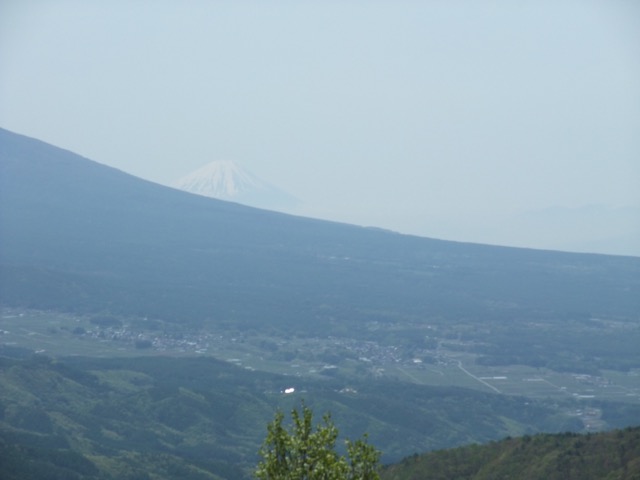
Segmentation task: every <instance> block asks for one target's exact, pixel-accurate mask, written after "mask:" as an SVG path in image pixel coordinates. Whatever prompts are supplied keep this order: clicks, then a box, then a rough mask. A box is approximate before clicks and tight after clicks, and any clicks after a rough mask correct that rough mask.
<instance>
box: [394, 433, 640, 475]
mask: <svg viewBox="0 0 640 480" xmlns="http://www.w3.org/2000/svg"><path fill="white" fill-rule="evenodd" d="M454 478H455V479H456V480H495V479H518V480H604V479H609V480H614V479H615V480H632V479H636V480H637V479H638V478H640V427H635V428H627V429H624V430H616V431H611V432H603V433H598V434H589V435H577V434H573V433H565V434H556V435H548V434H541V435H534V436H528V435H527V436H524V437H519V438H508V439H505V440H502V441H499V442H491V443H489V444H486V445H471V446H466V447H461V448H456V449H451V450H443V451H438V452H431V453H427V454H423V455H414V456H412V457H408V458H406V459H404V460H403V461H402V462H400V463H398V464H396V465H391V466H388V467H387V468H386V469H385V470H384V472H383V474H382V480H451V479H454Z"/></svg>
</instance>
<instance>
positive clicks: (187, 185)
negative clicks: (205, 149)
mask: <svg viewBox="0 0 640 480" xmlns="http://www.w3.org/2000/svg"><path fill="white" fill-rule="evenodd" d="M172 186H173V187H175V188H177V189H179V190H184V191H186V192H190V193H195V194H197V195H203V196H205V197H212V198H217V199H220V200H227V201H232V202H237V203H242V204H245V205H250V206H253V207H258V208H266V209H273V210H286V209H288V208H290V207H293V206H295V205H296V204H297V203H299V201H298V200H297V199H296V198H295V197H293V196H291V195H289V194H288V193H286V192H283V191H282V190H279V189H278V188H276V187H274V186H273V185H271V184H269V183H267V182H265V181H263V180H261V179H260V178H258V177H257V176H255V175H254V174H252V173H250V172H248V171H247V170H245V169H243V168H241V167H240V166H239V165H238V164H237V163H235V162H233V161H231V160H216V161H214V162H211V163H208V164H206V165H204V166H202V167H200V168H198V169H197V170H194V171H193V172H191V173H189V174H188V175H186V176H184V177H182V178H180V179H179V180H177V181H176V182H174V183H173V185H172Z"/></svg>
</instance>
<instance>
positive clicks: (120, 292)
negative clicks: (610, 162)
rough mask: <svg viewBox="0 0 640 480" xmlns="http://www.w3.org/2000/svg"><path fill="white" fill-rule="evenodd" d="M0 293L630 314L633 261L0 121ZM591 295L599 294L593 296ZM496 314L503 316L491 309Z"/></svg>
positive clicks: (338, 321) (242, 314)
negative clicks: (274, 202) (43, 138)
mask: <svg viewBox="0 0 640 480" xmlns="http://www.w3.org/2000/svg"><path fill="white" fill-rule="evenodd" d="M0 205H2V208H1V210H0V244H1V245H2V249H1V250H0V266H2V271H1V275H2V276H1V277H0V295H1V297H0V298H1V300H2V301H3V302H4V303H6V304H11V305H29V306H32V307H37V308H57V309H62V310H65V309H71V310H73V311H83V310H85V311H99V312H100V311H102V312H104V311H110V312H112V313H120V314H134V313H135V314H141V315H148V316H158V317H160V318H164V319H172V320H173V321H179V322H195V323H198V322H209V323H220V322H225V321H228V320H233V322H236V323H237V322H241V323H242V322H246V323H249V324H262V325H264V324H268V323H270V324H272V325H276V324H278V325H295V326H296V328H298V329H299V330H313V331H322V332H327V328H337V329H342V328H347V326H348V325H363V324H364V323H365V322H370V321H372V320H375V319H377V318H385V319H387V320H386V321H389V319H390V318H391V317H388V315H390V313H384V312H392V316H393V318H394V321H403V319H413V318H416V316H419V317H420V318H434V317H439V318H443V319H446V318H452V319H457V318H460V316H469V315H470V316H473V317H474V318H475V317H482V316H483V315H485V314H489V313H490V314H491V315H495V314H496V312H495V309H496V307H495V306H496V305H509V306H510V307H509V309H513V308H515V307H517V308H520V309H526V310H527V311H528V312H530V313H529V314H531V315H533V313H531V312H535V311H538V310H539V311H541V312H544V315H545V316H548V315H555V316H556V317H557V318H560V317H562V316H564V315H567V313H568V312H605V313H607V314H616V312H619V313H622V314H625V315H626V314H628V313H629V312H637V311H640V274H639V272H640V259H638V258H633V257H613V256H606V255H588V254H570V253H561V252H551V251H537V250H527V249H517V248H505V247H492V246H486V245H477V244H465V243H456V242H450V241H441V240H433V239H428V238H420V237H415V236H409V235H400V234H395V233H391V232H387V231H381V230H378V229H369V228H363V227H356V226H351V225H345V224H339V223H334V222H327V221H321V220H313V219H309V218H302V217H294V216H289V215H285V214H281V213H275V212H271V211H265V210H258V209H254V208H250V207H247V206H243V205H238V204H235V203H230V202H225V201H221V200H217V199H212V198H205V197H202V196H197V195H192V194H188V193H185V192H181V191H178V190H175V189H171V188H168V187H163V186H161V185H158V184H154V183H151V182H147V181H144V180H141V179H139V178H136V177H133V176H131V175H128V174H125V173H123V172H121V171H119V170H116V169H113V168H110V167H106V166H104V165H100V164H98V163H95V162H93V161H90V160H88V159H86V158H82V157H80V156H78V155H75V154H73V153H71V152H68V151H66V150H62V149H60V148H56V147H53V146H51V145H48V144H45V143H43V142H40V141H37V140H34V139H30V138H28V137H24V136H21V135H17V134H14V133H11V132H9V131H6V130H0ZM603 299H605V300H606V304H603ZM506 311H507V310H505V312H506Z"/></svg>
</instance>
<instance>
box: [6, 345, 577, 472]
mask: <svg viewBox="0 0 640 480" xmlns="http://www.w3.org/2000/svg"><path fill="white" fill-rule="evenodd" d="M0 353H1V352H0ZM0 367H1V368H0V412H2V415H1V416H0V472H2V474H3V475H2V478H3V479H4V478H6V477H5V476H4V474H6V473H8V472H9V469H8V468H7V465H6V463H5V464H4V465H3V463H2V462H3V459H5V461H7V459H8V458H10V457H9V455H6V453H7V452H13V455H12V456H13V457H14V458H13V460H14V462H15V463H18V462H17V460H18V458H17V457H18V456H19V457H21V458H20V459H21V460H23V462H20V463H18V464H17V465H15V464H14V468H15V469H25V468H28V467H29V466H32V465H33V464H34V462H33V460H34V459H36V458H37V459H39V460H44V463H45V464H46V463H51V462H53V463H55V461H56V459H60V460H59V461H62V460H64V459H69V458H68V457H72V456H73V457H75V458H71V459H69V460H74V462H73V463H74V464H75V465H76V466H79V467H81V468H82V471H85V472H87V476H89V477H90V478H95V477H97V476H98V475H97V470H98V468H99V467H100V471H101V473H110V474H111V476H107V477H106V478H124V477H125V476H124V475H123V473H124V472H125V471H129V472H131V473H132V474H133V473H137V474H138V475H141V474H142V473H143V472H144V473H146V474H149V475H155V476H154V477H153V478H187V475H178V474H176V473H175V472H173V474H172V470H171V468H167V466H168V465H170V466H172V467H173V468H174V469H175V468H176V467H181V468H183V469H184V470H185V471H188V470H191V471H192V472H191V476H189V478H211V477H212V476H213V475H217V476H219V477H221V478H225V479H228V480H239V479H241V478H249V476H250V475H248V473H249V472H250V471H251V469H252V467H253V466H255V464H256V463H257V451H258V449H259V446H260V443H261V442H262V440H263V439H264V438H265V436H266V426H267V423H268V422H270V421H271V419H272V418H273V415H274V413H275V411H276V410H277V409H280V410H283V411H288V410H290V409H291V408H293V407H298V406H299V403H300V401H301V400H302V399H304V401H305V403H306V404H307V405H309V406H310V407H311V408H313V409H314V411H316V413H317V415H318V417H320V416H321V415H322V414H323V413H325V412H331V414H332V417H333V419H334V421H335V422H336V425H337V426H339V429H340V434H341V439H344V438H352V439H353V438H359V437H360V436H361V435H362V434H363V433H364V432H368V433H369V438H370V440H371V442H372V443H373V444H374V445H376V446H377V447H378V448H380V449H382V450H383V451H384V457H383V458H384V461H386V462H390V461H398V460H399V459H400V458H402V457H404V456H406V455H408V454H411V453H412V452H415V451H425V450H427V449H433V448H443V447H447V446H452V445H460V444H465V443H469V442H483V441H487V440H489V439H496V438H502V437H504V436H506V435H507V434H508V433H509V431H510V430H512V429H514V428H515V429H517V430H518V431H519V432H522V433H525V432H532V433H533V432H537V431H540V429H541V428H543V427H544V428H545V429H546V430H551V431H558V430H560V429H563V428H564V429H566V428H567V427H569V426H571V424H572V421H573V420H572V419H571V418H570V417H568V416H565V415H558V414H557V413H556V412H555V411H554V410H553V407H552V404H551V402H548V403H544V402H531V401H525V400H524V399H522V398H516V397H507V396H501V395H494V394H488V393H481V392H475V391H472V390H464V389H455V388H445V387H424V386H418V385H410V384H405V385H398V384H397V382H384V381H382V382H379V383H375V384H372V383H371V382H368V381H366V380H363V381H360V382H358V381H356V382H354V383H350V385H351V386H352V387H354V389H352V391H351V392H349V393H344V392H341V390H342V388H343V387H344V383H343V381H342V380H339V379H335V380H331V381H326V380H325V381H322V380H317V379H316V380H300V379H298V380H296V382H297V385H299V386H300V387H301V389H304V391H305V392H304V393H303V394H298V393H296V394H293V395H283V394H281V393H280V391H281V389H282V388H283V385H287V384H289V383H290V382H291V381H292V379H291V378H287V377H285V376H280V375H270V374H265V373H262V372H251V371H248V370H245V369H242V368H240V367H237V366H234V365H231V364H229V363H225V362H221V361H218V360H215V359H212V358H202V357H200V358H171V357H146V358H143V357H141V358H82V357H73V358H68V359H64V360H62V361H54V360H51V359H49V358H46V357H43V356H32V357H30V358H26V359H23V360H17V359H9V358H6V357H2V356H0ZM355 390H357V393H355ZM390 390H395V391H396V395H395V396H390V395H389V394H388V392H389V391H390ZM469 411H473V412H474V413H475V414H474V415H468V412H469ZM406 412H411V414H410V415H405V413H406ZM69 463H71V462H69ZM62 466H64V465H62ZM196 467H199V468H201V469H203V470H204V472H202V476H200V477H198V476H197V475H196V472H194V471H193V470H196V469H197V468H196ZM116 473H119V475H118V474H116ZM204 473H206V474H207V475H204ZM94 475H95V477H94ZM9 478H11V477H9ZM15 478H22V479H24V478H26V476H24V475H23V476H16V477H15ZM31 478H43V477H42V476H37V475H34V476H32V477H31ZM60 478H73V477H72V476H69V475H67V476H66V477H65V476H62V475H61V477H60ZM99 478H104V476H103V477H99ZM136 478H139V477H136Z"/></svg>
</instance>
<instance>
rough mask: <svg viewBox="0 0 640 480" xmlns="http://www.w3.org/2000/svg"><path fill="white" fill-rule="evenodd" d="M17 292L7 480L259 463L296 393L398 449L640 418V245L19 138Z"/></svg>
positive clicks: (6, 251) (170, 473) (5, 162)
mask: <svg viewBox="0 0 640 480" xmlns="http://www.w3.org/2000/svg"><path fill="white" fill-rule="evenodd" d="M222 178H223V179H224V175H222ZM221 182H222V183H223V184H224V180H221ZM238 183H239V180H238V182H236V181H235V180H233V181H232V182H231V184H238ZM238 188H239V187H238ZM0 307H2V308H3V319H2V320H3V323H2V324H1V326H2V327H3V328H2V329H1V330H2V331H0V346H1V351H0V366H1V367H2V368H0V470H1V471H3V472H4V471H7V472H10V471H13V472H14V475H13V476H8V478H20V479H23V478H43V476H45V475H46V474H50V476H51V475H53V476H56V475H57V476H56V478H94V477H95V478H98V477H99V478H148V477H150V476H152V475H155V476H156V477H157V478H178V477H179V478H211V479H212V480H216V479H228V480H231V479H233V480H237V479H238V478H249V476H250V473H249V472H250V466H251V465H252V464H253V463H254V461H255V452H256V448H257V446H258V444H259V442H260V439H261V435H263V434H264V428H262V426H264V424H265V423H264V422H265V421H266V420H268V419H269V418H271V415H272V413H273V411H274V410H275V409H276V408H281V409H282V408H284V409H289V408H290V407H291V406H292V405H294V404H295V402H297V401H298V400H301V399H302V398H304V400H305V401H309V403H308V404H309V405H311V406H313V407H314V409H315V410H316V411H317V412H318V413H321V412H323V411H325V410H328V411H330V412H331V413H332V415H335V416H334V418H335V419H336V421H338V422H339V424H341V425H345V428H344V431H345V432H346V433H348V434H349V435H348V436H349V437H351V438H355V437H357V436H358V435H359V433H361V432H363V431H367V432H369V433H370V439H371V440H372V441H373V442H375V444H378V445H380V448H381V449H382V450H383V451H384V452H385V455H389V454H390V455H392V456H393V458H394V459H398V458H401V457H404V456H406V455H408V454H411V453H412V452H416V451H424V450H426V449H431V448H443V447H446V446H454V445H461V444H465V443H466V444H468V443H474V442H478V441H487V440H489V439H496V440H497V439H499V438H503V437H504V436H506V435H513V436H515V435H520V434H524V433H528V432H530V433H535V432H539V431H547V432H549V431H564V430H567V429H572V430H574V429H575V430H581V429H582V428H584V427H585V425H586V427H588V428H591V427H590V425H591V423H590V422H592V421H595V422H597V423H596V424H595V425H596V427H594V428H613V427H624V426H629V425H632V424H635V423H637V419H638V418H639V415H638V403H637V399H638V387H637V378H638V377H637V375H636V373H637V371H638V368H639V366H640V359H639V357H638V350H637V345H638V342H639V341H640V339H639V337H638V335H639V332H640V330H639V329H638V312H639V311H640V258H637V257H624V256H609V255H593V254H575V253H564V252H556V251H543V250H532V249H521V248H507V247H496V246H489V245H479V244H470V243H460V242H450V241H442V240H435V239H430V238H421V237H416V236H410V235H401V234H397V233H393V232H388V231H384V230H380V229H372V228H364V227H357V226H353V225H347V224H340V223H335V222H327V221H321V220H315V219H310V218H303V217H297V216H292V215H287V214H284V213H277V212H274V211H269V210H264V209H258V208H253V207H250V206H245V205H241V204H239V203H235V202H228V201H223V200H220V199H215V198H207V197H204V196H201V195H193V194H191V193H187V192H184V191H180V190H177V189H174V188H169V187H165V186H161V185H158V184H154V183H151V182H148V181H144V180H141V179H139V178H136V177H133V176H131V175H128V174H126V173H124V172H121V171H119V170H116V169H113V168H110V167H106V166H104V165H101V164H98V163H96V162H93V161H91V160H89V159H86V158H83V157H80V156H78V155H76V154H74V153H72V152H69V151H66V150H63V149H60V148H57V147H54V146H52V145H48V144H46V143H43V142H40V141H38V140H35V139H32V138H28V137H24V136H21V135H17V134H15V133H12V132H9V131H6V130H2V129H0ZM30 312H32V313H33V312H36V313H37V314H34V315H33V316H31V317H32V318H30V315H31V314H30ZM59 312H65V313H64V314H60V313H59ZM61 317H68V318H66V320H64V322H69V323H64V322H63V320H62V319H61ZM29 318H30V320H29ZM27 320H29V321H30V322H32V323H31V326H29V325H27V324H26V323H25V322H26V321H27ZM10 322H13V323H12V326H9V323H10ZM60 322H63V323H60ZM94 322H97V323H94ZM104 322H107V323H106V324H105V323H104ZM100 324H105V325H120V326H123V328H124V326H126V330H124V329H123V330H122V331H116V330H114V329H113V328H111V327H108V328H107V327H105V328H98V327H97V325H100ZM10 330H11V331H10ZM36 330H38V332H36ZM89 330H91V331H92V332H93V333H92V334H91V335H93V336H90V335H88V333H89ZM83 332H84V333H83ZM124 333H126V334H127V335H129V337H127V338H130V339H133V338H135V339H136V341H135V342H133V343H131V344H127V343H126V342H125V340H124V339H123V335H124ZM143 334H144V335H143ZM205 334H206V335H205ZM140 335H143V336H142V337H141V336H140ZM145 335H148V337H147V336H145ZM195 337H197V341H196V340H193V338H195ZM213 339H215V342H217V343H214V340H213ZM14 340H15V341H14ZM201 341H202V342H210V344H207V345H204V344H203V345H204V346H203V350H201V351H191V350H186V349H185V348H186V347H184V348H183V346H184V345H188V344H190V343H191V344H194V345H200V343H199V342H201ZM154 342H156V343H154ZM158 342H160V343H158ZM169 343H171V344H172V345H173V346H174V347H172V348H173V350H170V351H168V350H153V348H155V346H154V347H153V348H152V346H153V345H160V346H163V345H164V346H166V345H167V344H169ZM105 344H109V345H110V348H111V350H109V352H112V353H111V354H104V355H105V357H104V358H99V357H100V356H101V355H103V353H100V352H102V351H103V350H100V351H99V350H98V349H102V348H103V345H105ZM127 345H128V346H127ZM234 345H237V346H238V348H239V350H238V351H239V352H242V359H240V358H236V356H235V354H234V355H233V356H231V354H230V353H229V354H228V355H225V354H223V353H222V352H223V349H227V350H226V351H236V350H235V347H233V346H234ZM205 347H206V348H205ZM232 347H233V348H232ZM78 348H80V349H81V351H82V352H86V353H81V354H78V355H77V356H70V357H68V358H61V356H62V355H70V354H71V352H72V351H74V350H76V349H78ZM126 348H129V350H126ZM198 348H199V347H198ZM54 352H57V353H54ZM60 352H63V353H60ZM113 352H115V354H114V353H113ZM127 352H129V353H127ZM131 352H133V353H131ZM48 354H51V355H57V358H55V359H49V358H47V357H45V355H48ZM81 355H90V356H93V357H95V358H87V357H83V356H81ZM126 355H129V356H130V357H129V358H127V357H126ZM9 357H15V358H9ZM131 357H134V358H131ZM135 357H137V358H135ZM212 357H218V358H219V359H221V360H222V359H227V360H228V362H223V361H219V360H215V359H214V358H212ZM247 359H250V360H252V361H255V363H253V366H250V365H249V364H248V363H247V364H246V366H245V367H241V366H240V365H237V366H236V365H231V363H232V362H233V361H238V362H240V361H244V362H246V361H247ZM292 359H295V362H296V364H294V363H293V362H292V361H291V360H292ZM278 362H280V363H278ZM298 362H300V363H302V362H306V365H307V367H309V368H308V369H306V370H304V371H303V370H302V368H299V367H301V365H299V364H297V363H298ZM278 365H283V369H282V370H280V371H278V375H275V376H274V375H273V374H270V373H266V372H265V371H263V370H267V369H269V368H274V369H275V368H277V367H278ZM338 365H339V366H338ZM311 367H313V368H311ZM325 367H326V368H325ZM390 371H395V372H396V374H395V375H391V374H389V375H388V376H387V374H386V373H385V372H390ZM481 371H483V372H489V373H488V374H489V375H490V376H486V377H485V376H484V374H482V373H480V372H481ZM294 372H295V373H294ZM505 372H506V373H505ZM603 372H609V373H611V375H609V377H610V378H611V379H612V380H611V381H609V380H608V379H607V378H605V373H603ZM607 375H608V374H607ZM507 377H509V378H508V379H507ZM292 379H296V393H295V394H294V395H284V394H282V393H280V389H281V388H282V387H286V386H288V385H290V383H289V382H290V381H291V380H292ZM434 379H435V380H434ZM422 382H425V383H422ZM428 382H436V383H435V384H434V383H428ZM585 382H586V383H585ZM298 387H300V388H299V390H298ZM510 387H511V388H513V389H512V390H509V388H510ZM523 388H524V389H525V390H523ZM523 391H525V393H523V394H522V395H523V396H520V395H521V394H520V393H518V392H523ZM510 392H512V393H510ZM513 392H515V393H513ZM549 392H550V393H549ZM596 395H597V397H596ZM303 396H304V397H303ZM551 396H554V397H553V398H551ZM601 397H602V398H601ZM607 398H608V399H607ZM586 407H588V408H586ZM594 412H595V413H594ZM584 422H588V423H587V424H585V423H584ZM356 432H357V434H356V435H352V434H351V433H356ZM472 453H473V449H472ZM487 458H488V457H487ZM6 459H9V463H8V464H7V463H6ZM12 459H13V460H15V461H12ZM472 460H473V459H472ZM2 461H5V463H4V464H2ZM409 461H412V460H409ZM94 462H95V463H94ZM473 462H475V460H473ZM473 462H472V463H473ZM239 465H240V466H241V470H242V471H241V472H239V471H238V470H239V469H238V466H239ZM615 468H617V467H615ZM11 469H12V470H11ZM102 469H104V470H105V471H107V472H108V473H109V475H107V476H102ZM505 471H506V470H505ZM41 472H45V473H41ZM73 472H78V475H75V476H74V475H70V473H73ZM27 474H29V475H30V476H29V475H27ZM145 475H146V476H145ZM391 478H423V477H421V476H417V477H413V476H411V477H403V476H398V477H391ZM445 478H451V476H449V477H445ZM478 478H480V477H478ZM483 478H495V477H491V476H490V475H489V476H486V477H483ZM514 478H521V477H514ZM549 478H550V477H549ZM563 478H569V477H563Z"/></svg>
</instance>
